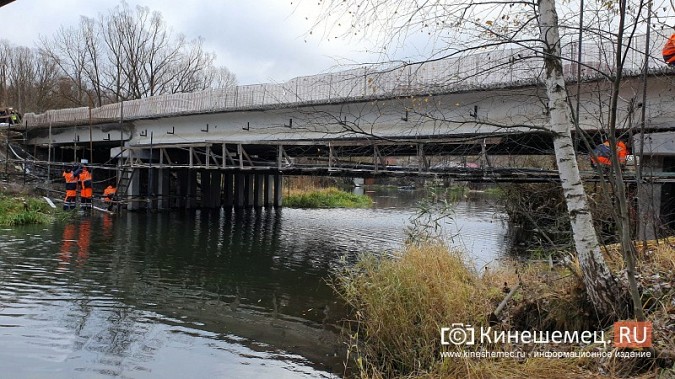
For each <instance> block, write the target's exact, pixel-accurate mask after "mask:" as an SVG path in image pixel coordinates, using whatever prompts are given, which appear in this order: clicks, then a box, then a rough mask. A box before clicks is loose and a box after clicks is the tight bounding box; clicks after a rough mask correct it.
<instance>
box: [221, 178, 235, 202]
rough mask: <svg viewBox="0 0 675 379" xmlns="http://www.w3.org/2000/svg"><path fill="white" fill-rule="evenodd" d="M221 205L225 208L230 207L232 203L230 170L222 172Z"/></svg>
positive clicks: (232, 192) (232, 183)
mask: <svg viewBox="0 0 675 379" xmlns="http://www.w3.org/2000/svg"><path fill="white" fill-rule="evenodd" d="M223 185H224V186H225V189H224V191H223V206H224V207H225V208H232V205H234V175H233V174H232V173H231V172H225V173H224V174H223Z"/></svg>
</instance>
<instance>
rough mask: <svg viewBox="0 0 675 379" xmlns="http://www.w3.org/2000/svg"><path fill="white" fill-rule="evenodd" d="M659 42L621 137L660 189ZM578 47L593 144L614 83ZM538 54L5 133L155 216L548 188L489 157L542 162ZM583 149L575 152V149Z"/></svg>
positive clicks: (130, 104)
mask: <svg viewBox="0 0 675 379" xmlns="http://www.w3.org/2000/svg"><path fill="white" fill-rule="evenodd" d="M641 43H642V45H644V43H643V42H641V41H640V39H639V38H638V39H637V42H636V46H642V45H641ZM662 43H663V39H661V40H660V39H658V38H657V39H655V41H653V44H652V47H651V53H650V56H649V58H648V67H649V70H648V74H649V75H648V80H647V83H648V87H647V89H648V92H647V98H646V102H644V103H645V104H646V108H645V110H646V116H647V120H648V121H647V124H646V125H644V128H643V129H638V126H639V124H640V121H639V120H640V112H641V110H642V109H641V108H642V107H643V106H645V104H643V98H642V87H643V82H644V80H643V78H642V77H641V73H642V70H643V67H644V59H645V56H644V54H643V53H641V52H639V51H631V52H630V54H629V55H628V60H627V62H626V65H625V67H624V75H625V76H626V78H625V80H624V81H623V84H622V87H621V93H620V98H621V99H622V101H621V104H620V109H619V119H620V120H622V122H621V125H620V126H619V128H620V132H621V133H622V134H621V135H620V136H619V137H622V138H626V139H631V138H633V144H632V145H633V147H634V149H635V150H636V149H637V147H638V146H640V145H641V146H642V149H643V150H644V152H645V155H646V156H648V157H650V158H649V162H648V163H649V164H650V165H651V166H653V167H654V170H655V171H656V172H659V174H658V176H657V177H656V179H655V181H658V182H670V181H673V179H672V178H671V176H670V175H669V174H667V173H663V171H668V169H667V168H666V169H665V170H664V167H665V166H668V163H667V162H666V165H665V166H664V163H663V160H664V157H666V158H665V159H666V160H668V159H670V158H668V157H669V156H672V155H673V154H674V152H675V132H674V130H675V129H674V128H673V124H672V120H673V116H675V115H673V110H672V108H673V107H672V106H671V105H672V104H673V102H674V100H675V97H674V95H673V93H672V91H671V89H672V88H673V78H674V77H675V76H673V75H672V71H671V70H670V69H668V68H666V67H664V65H663V63H662V62H661V60H660V46H661V44H662ZM582 48H583V52H584V56H585V57H586V58H585V60H584V62H583V64H582V65H581V67H577V66H576V65H574V64H566V65H565V66H564V73H565V76H566V79H567V80H568V81H569V82H570V83H571V84H570V85H569V89H570V98H571V99H576V98H577V97H578V98H579V103H580V105H581V106H580V108H579V131H578V134H579V135H581V134H590V135H591V137H592V138H595V140H596V141H595V142H599V141H600V138H602V135H601V131H602V130H603V129H604V127H605V125H606V124H607V116H606V115H607V111H608V106H609V101H610V99H609V95H608V86H609V85H608V82H607V81H606V80H605V79H607V77H606V76H605V75H607V74H609V75H612V68H611V67H608V66H607V65H606V64H605V63H602V62H603V60H602V59H601V57H602V56H604V54H610V53H608V52H611V51H612V50H613V49H614V46H611V45H591V44H587V45H584V46H583V47H582ZM576 49H577V47H576V45H575V44H573V43H571V44H568V45H565V48H564V50H563V52H564V55H565V56H566V58H569V59H565V61H574V60H575V59H576ZM538 54H540V53H538V52H537V51H534V50H529V49H524V48H513V49H504V50H497V51H493V52H485V53H479V54H473V55H466V56H457V57H450V58H446V59H440V60H436V61H431V62H424V63H417V64H398V65H396V64H390V65H382V66H379V67H366V68H356V69H352V70H347V71H343V72H337V73H330V74H322V75H314V76H307V77H300V78H295V79H293V80H290V81H288V82H285V83H268V84H258V85H247V86H238V87H235V88H228V89H212V90H206V91H202V92H196V93H180V94H170V95H161V96H154V97H150V98H144V99H138V100H130V101H123V102H120V103H115V104H107V105H104V106H101V107H98V108H87V107H81V108H71V109H59V110H50V111H47V112H44V113H42V114H32V113H28V114H26V115H25V116H24V118H23V124H22V125H20V126H14V127H13V129H14V130H15V131H16V132H18V133H21V137H22V140H23V142H24V145H26V146H28V150H30V149H32V150H33V154H32V155H33V156H34V158H33V159H34V160H37V161H39V162H41V163H42V162H46V163H47V166H48V167H49V166H50V165H53V164H54V163H57V164H58V163H64V162H78V161H79V160H80V159H87V160H88V161H89V163H90V164H91V165H93V166H95V167H98V168H101V169H103V168H105V167H107V166H106V164H107V163H111V162H116V163H117V165H116V166H115V171H116V177H117V185H118V188H119V189H121V191H122V192H123V193H124V194H125V195H128V196H129V199H141V198H143V199H144V200H143V201H138V202H135V201H131V202H130V203H129V207H130V208H132V209H133V208H136V207H139V206H141V205H142V204H146V200H147V199H150V198H152V199H154V200H152V201H151V202H150V203H149V204H150V205H149V206H151V207H158V208H169V207H194V206H197V205H199V206H202V207H219V206H221V205H226V206H229V205H235V206H249V205H250V206H261V205H267V204H271V203H274V204H276V205H280V202H281V189H280V188H281V176H282V174H286V175H288V174H300V175H303V174H304V175H343V176H395V175H399V176H404V175H405V176H426V177H448V178H454V179H458V180H469V181H486V180H489V181H499V180H502V181H549V180H552V179H553V178H555V177H556V176H557V175H556V174H555V172H554V171H544V170H541V169H536V170H534V169H528V168H527V167H526V166H525V167H523V166H518V165H515V164H514V163H513V162H512V161H510V160H509V159H506V158H505V159H501V160H500V159H499V158H498V157H496V156H507V157H513V156H526V155H547V154H552V143H551V138H550V135H549V133H548V132H547V104H546V100H545V99H546V96H545V89H544V88H543V86H542V79H543V78H542V75H543V68H542V60H541V57H540V56H539V57H538ZM638 130H640V131H642V132H643V133H644V134H643V135H639V134H638V133H637V132H636V131H638ZM643 136H644V137H643ZM578 140H579V141H582V138H578ZM642 141H644V143H643V142H642ZM587 147H588V145H585V144H583V143H581V142H579V145H578V148H579V151H580V152H582V153H583V152H585V151H586V149H587ZM467 156H471V157H476V159H477V162H467V161H466V157H467ZM489 157H492V159H490V158H489ZM495 161H502V162H505V163H502V164H501V165H500V164H499V163H497V164H496V163H495ZM646 163H647V162H646ZM48 171H50V170H48ZM55 172H56V170H52V171H51V172H50V174H51V175H54V174H55ZM113 175H115V174H113ZM586 177H587V178H588V179H594V178H595V179H597V176H596V175H595V174H593V173H590V172H589V173H586ZM198 189H201V190H200V191H201V193H197V192H198ZM197 202H199V204H197Z"/></svg>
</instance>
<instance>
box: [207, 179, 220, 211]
mask: <svg viewBox="0 0 675 379" xmlns="http://www.w3.org/2000/svg"><path fill="white" fill-rule="evenodd" d="M222 188H223V174H222V173H221V172H220V171H212V172H211V204H210V205H209V206H210V207H211V208H220V205H221V201H220V199H221V196H220V194H221V192H222V191H221V189H222Z"/></svg>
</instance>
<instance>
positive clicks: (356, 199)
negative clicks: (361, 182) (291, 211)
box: [284, 187, 373, 208]
mask: <svg viewBox="0 0 675 379" xmlns="http://www.w3.org/2000/svg"><path fill="white" fill-rule="evenodd" d="M372 203H373V202H372V200H371V199H370V197H369V196H366V195H355V194H353V193H349V192H345V191H342V190H339V189H337V188H335V187H330V188H321V189H317V188H312V189H310V190H301V189H294V190H290V191H289V192H288V193H287V194H286V195H285V197H284V206H285V207H290V208H368V207H370V206H371V205H372Z"/></svg>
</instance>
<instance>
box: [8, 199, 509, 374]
mask: <svg viewBox="0 0 675 379" xmlns="http://www.w3.org/2000/svg"><path fill="white" fill-rule="evenodd" d="M414 199H415V197H414V195H410V199H409V200H410V201H411V202H412V201H414ZM375 201H376V202H377V207H376V208H375V209H372V210H342V209H341V210H298V209H282V210H280V211H274V210H263V211H253V210H250V211H225V210H220V211H192V212H187V211H186V212H182V213H180V212H177V213H171V214H151V213H148V214H145V213H142V214H140V213H128V214H125V215H121V216H119V217H111V216H109V215H104V214H94V215H90V216H89V215H83V216H82V217H81V218H80V219H76V220H73V221H71V222H68V223H65V224H55V225H53V226H49V227H47V228H44V227H39V228H36V227H24V228H18V229H11V230H2V231H0V280H2V283H3V286H2V288H1V289H0V338H1V339H2V341H3V344H2V345H0V362H3V370H5V371H4V372H5V373H7V374H8V375H9V376H11V377H27V376H35V377H44V376H49V377H50V378H72V377H82V378H91V377H111V376H115V377H117V376H122V377H129V378H149V377H153V378H154V377H269V376H275V377H298V376H301V375H302V376H305V375H308V376H312V377H316V376H329V375H330V374H329V372H336V373H341V372H342V364H341V359H342V358H343V355H344V353H343V350H344V348H343V347H342V346H340V345H339V343H338V341H337V334H336V332H337V329H338V327H337V324H338V320H339V319H341V318H342V317H343V316H344V310H343V308H342V307H341V306H340V304H339V303H338V302H337V299H336V297H335V295H334V294H333V292H332V290H331V289H330V288H329V286H328V285H327V284H326V279H327V278H328V277H329V275H330V273H331V272H332V271H333V270H334V269H336V268H338V267H340V265H342V264H343V263H342V262H344V260H346V261H353V260H354V259H355V257H356V256H357V254H359V253H361V252H364V251H371V252H374V253H377V254H383V253H387V252H391V251H394V250H396V249H398V248H399V247H400V246H401V244H402V241H403V239H404V235H403V227H404V225H405V223H406V221H407V219H408V218H409V217H410V215H411V214H412V211H411V209H410V208H409V207H408V206H406V205H405V204H404V205H401V203H400V202H399V203H396V202H395V200H393V199H392V198H391V195H390V194H385V195H384V196H383V197H379V198H378V197H375ZM462 207H465V208H462ZM457 213H462V214H460V215H459V216H458V215H457V214H456V215H455V219H456V221H461V222H456V225H461V226H460V227H461V228H462V230H461V232H462V236H463V237H462V238H463V239H464V240H465V241H464V242H465V243H467V245H469V246H472V247H473V248H476V247H479V248H478V249H477V250H476V251H479V253H478V254H477V256H478V255H480V254H484V255H485V257H486V258H485V259H486V260H490V259H494V257H495V256H497V255H498V254H499V251H500V249H502V248H503V236H504V235H505V232H506V231H505V230H504V228H503V226H501V225H498V224H497V222H496V221H495V219H494V214H495V209H494V208H493V207H492V206H491V205H486V204H483V205H471V204H467V205H465V206H461V207H459V208H458V211H457ZM471 233H476V234H475V235H474V236H472V235H471ZM465 235H468V236H469V237H464V236H465ZM467 241H468V242H467ZM500 244H502V245H500ZM500 246H501V247H500ZM481 251H482V252H481ZM5 362H7V364H5Z"/></svg>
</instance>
